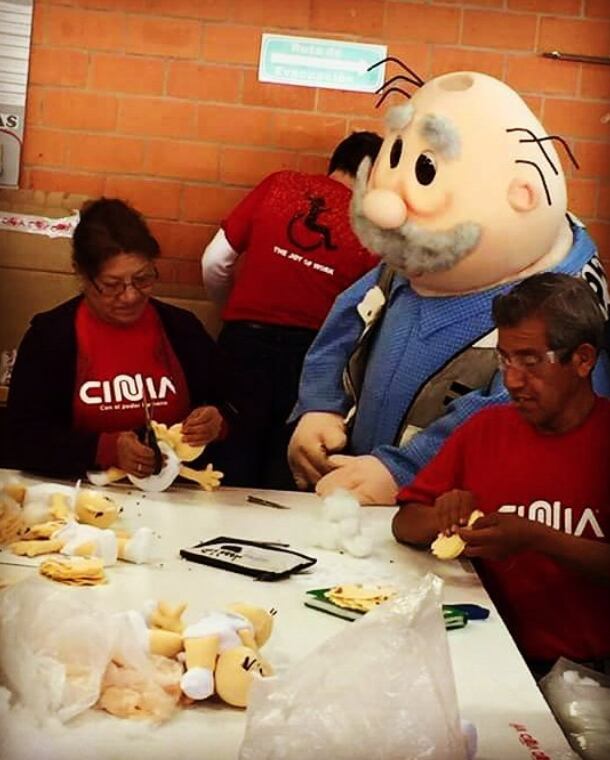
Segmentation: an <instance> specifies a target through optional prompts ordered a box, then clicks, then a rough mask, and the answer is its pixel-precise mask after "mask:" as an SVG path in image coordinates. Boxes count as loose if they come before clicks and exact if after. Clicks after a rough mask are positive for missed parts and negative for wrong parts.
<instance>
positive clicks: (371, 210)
mask: <svg viewBox="0 0 610 760" xmlns="http://www.w3.org/2000/svg"><path fill="white" fill-rule="evenodd" d="M362 211H363V213H364V215H365V216H366V218H367V219H368V220H369V221H370V222H372V223H373V224H375V225H377V227H381V229H384V230H391V229H396V228H397V227H400V226H401V225H402V224H404V223H405V222H406V221H407V207H406V206H405V204H404V201H403V200H402V198H401V197H400V196H399V195H397V194H396V193H394V192H392V190H385V189H383V188H377V189H375V190H370V191H369V192H368V193H366V195H365V196H364V198H363V199H362Z"/></svg>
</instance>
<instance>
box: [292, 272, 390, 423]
mask: <svg viewBox="0 0 610 760" xmlns="http://www.w3.org/2000/svg"><path fill="white" fill-rule="evenodd" d="M378 274H379V268H378V267H375V269H373V270H371V271H370V272H368V273H367V274H366V275H365V276H364V277H361V278H360V279H359V280H357V281H356V282H355V283H354V284H353V285H351V286H350V287H349V288H348V289H347V290H345V291H344V292H343V293H342V294H341V295H340V296H339V297H338V298H337V300H336V301H335V304H334V306H333V308H332V309H331V310H330V312H329V314H328V316H327V317H326V320H325V322H324V324H323V325H322V328H321V329H320V332H319V333H318V335H317V336H316V339H315V340H314V342H313V343H312V345H311V348H310V349H309V351H308V352H307V356H306V357H305V363H304V365H303V371H302V373H301V381H300V386H299V398H298V401H297V404H296V406H295V408H294V411H293V412H292V414H291V415H290V418H289V421H290V422H293V421H294V420H296V419H298V418H299V417H300V416H301V415H303V414H304V413H305V412H313V411H325V412H337V413H338V414H346V413H347V412H348V410H349V408H350V400H349V399H348V397H347V395H346V394H345V391H344V390H343V384H342V376H343V369H344V368H345V365H346V363H347V360H348V358H349V356H350V354H351V352H352V351H353V349H354V346H355V344H356V342H357V340H358V338H359V336H360V334H361V332H362V330H363V328H364V323H363V322H362V320H361V318H360V316H359V315H358V312H357V310H356V307H357V305H358V303H360V301H361V300H362V299H363V297H364V295H365V293H366V292H367V290H369V289H370V288H371V287H373V285H374V284H375V282H376V281H377V277H378Z"/></svg>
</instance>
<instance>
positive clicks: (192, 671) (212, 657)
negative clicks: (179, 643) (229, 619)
mask: <svg viewBox="0 0 610 760" xmlns="http://www.w3.org/2000/svg"><path fill="white" fill-rule="evenodd" d="M219 644H220V637H219V636H203V637H201V638H197V639H185V640H184V652H185V655H186V673H185V674H184V675H183V676H182V680H181V681H180V687H181V688H182V691H183V692H184V693H185V694H186V696H187V697H190V698H191V699H198V700H199V699H207V698H208V697H209V696H211V695H212V694H213V693H214V668H215V666H216V655H217V653H218V646H219Z"/></svg>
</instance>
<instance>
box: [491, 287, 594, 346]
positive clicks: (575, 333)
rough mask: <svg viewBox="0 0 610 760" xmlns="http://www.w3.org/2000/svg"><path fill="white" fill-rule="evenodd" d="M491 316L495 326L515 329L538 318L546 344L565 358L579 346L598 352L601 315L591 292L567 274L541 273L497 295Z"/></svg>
mask: <svg viewBox="0 0 610 760" xmlns="http://www.w3.org/2000/svg"><path fill="white" fill-rule="evenodd" d="M492 314H493V319H494V323H495V325H496V327H516V326H517V325H518V324H520V323H521V322H523V320H524V319H529V318H531V317H539V318H540V319H542V320H543V321H544V324H545V326H546V338H547V345H548V347H549V348H550V349H551V350H553V351H561V349H564V350H565V352H566V357H567V356H569V355H570V354H571V352H572V351H574V349H576V348H578V346H580V345H581V344H582V343H590V344H591V345H592V346H594V347H595V348H597V349H598V350H599V349H600V347H601V345H602V340H603V334H604V315H603V313H602V309H601V306H600V303H599V301H598V300H597V297H596V295H595V293H594V292H593V289H592V288H591V286H590V285H588V284H587V283H586V282H585V281H584V280H582V279H580V278H578V277H572V276H570V275H568V274H558V273H554V272H543V273H541V274H535V275H532V276H531V277H528V278H527V279H525V280H523V282H520V283H519V284H518V285H515V287H514V288H513V289H512V290H509V291H508V293H504V294H502V295H499V296H496V297H495V298H494V301H493V306H492Z"/></svg>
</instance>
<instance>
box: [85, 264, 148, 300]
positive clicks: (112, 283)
mask: <svg viewBox="0 0 610 760" xmlns="http://www.w3.org/2000/svg"><path fill="white" fill-rule="evenodd" d="M158 279H159V273H158V272H157V270H156V269H149V270H147V271H146V272H142V273H141V274H136V275H134V276H133V277H132V278H131V279H130V280H95V279H92V280H91V282H92V283H93V287H94V288H95V289H96V290H97V292H98V293H100V294H101V295H103V296H110V297H112V298H116V297H118V296H122V295H123V293H124V292H125V291H126V290H127V288H128V287H130V286H131V287H132V288H134V289H135V290H137V291H138V292H139V293H143V292H145V291H147V290H150V288H152V286H153V285H154V284H155V282H156V281H157V280H158Z"/></svg>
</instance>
